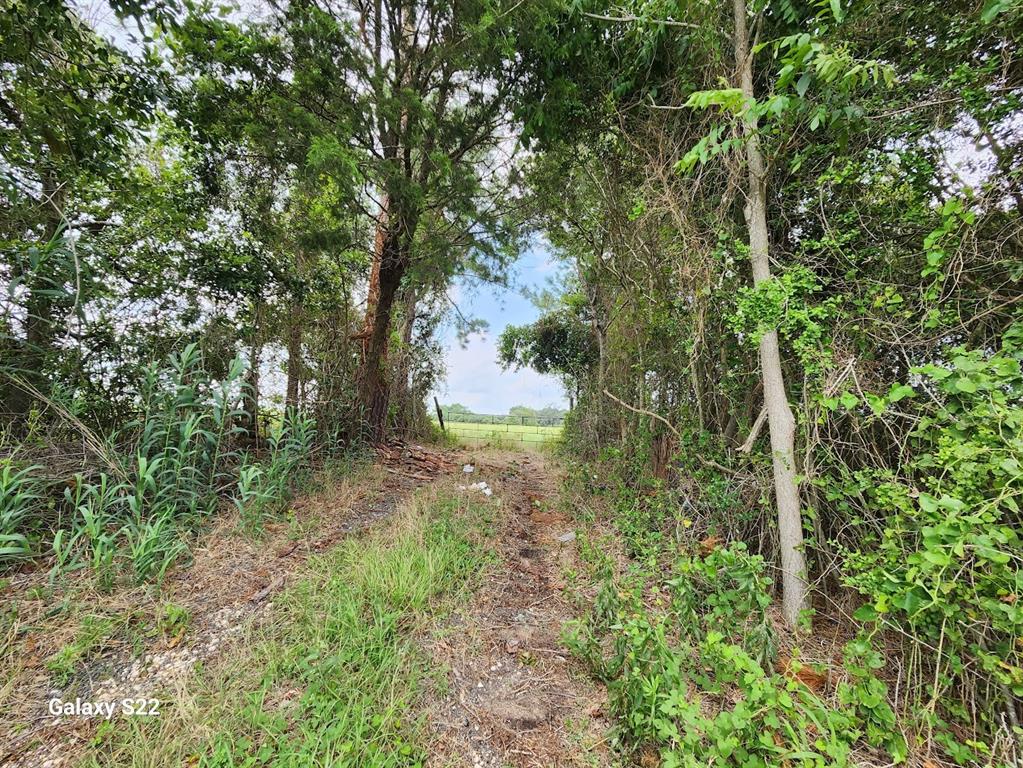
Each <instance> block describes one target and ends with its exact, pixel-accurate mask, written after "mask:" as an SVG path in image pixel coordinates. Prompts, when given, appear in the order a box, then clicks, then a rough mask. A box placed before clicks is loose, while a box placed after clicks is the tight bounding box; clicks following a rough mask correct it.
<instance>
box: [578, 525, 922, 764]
mask: <svg viewBox="0 0 1023 768" xmlns="http://www.w3.org/2000/svg"><path fill="white" fill-rule="evenodd" d="M770 584H771V580H770V578H768V577H767V575H766V567H765V563H764V561H763V559H762V558H760V557H759V556H757V555H750V554H749V553H748V552H747V550H746V548H745V546H744V545H742V544H741V543H740V544H735V545H733V546H730V547H716V546H715V547H713V548H710V547H708V548H707V551H705V552H704V553H703V554H700V555H690V554H683V555H682V556H680V557H675V558H674V559H673V560H672V561H671V562H670V564H665V567H663V568H659V569H653V570H650V569H636V570H634V571H632V572H631V573H630V574H629V575H627V576H625V577H624V578H622V579H621V580H615V579H613V578H612V579H608V580H606V581H605V582H604V583H603V586H602V587H601V591H600V593H599V595H598V596H597V598H596V600H595V601H594V604H593V608H592V610H591V612H590V613H589V614H588V615H586V616H585V617H584V618H583V619H582V620H581V621H580V622H578V623H576V624H575V625H574V626H573V627H572V629H571V631H570V635H569V641H570V644H571V645H572V646H573V648H574V649H575V650H576V652H577V653H578V654H580V655H581V656H582V657H583V658H584V659H586V660H587V662H588V663H589V664H590V666H591V667H592V668H593V670H594V671H595V673H596V674H597V675H598V676H599V677H601V678H602V679H603V680H604V681H606V683H607V685H608V692H609V694H610V705H611V709H612V711H613V713H614V714H615V715H616V716H617V718H618V722H619V723H620V727H619V731H620V732H619V738H620V739H621V740H622V742H623V745H624V746H625V747H626V748H627V749H630V750H636V751H638V752H651V751H653V752H655V753H656V754H657V755H658V756H659V759H660V760H661V765H664V766H685V768H697V767H698V766H705V765H726V766H743V767H749V766H805V767H807V768H809V767H811V766H813V767H814V768H817V767H823V766H844V765H850V764H852V763H854V762H855V760H854V759H853V757H852V755H853V754H854V752H855V751H857V750H860V751H866V753H869V752H871V751H876V750H884V751H887V752H888V754H889V757H890V759H892V760H894V761H896V762H899V761H902V760H904V759H905V757H906V743H905V741H904V739H903V737H902V736H901V734H900V732H899V731H898V730H897V727H896V720H895V714H894V712H893V711H892V709H891V708H890V706H889V705H888V702H887V693H888V691H887V687H886V686H885V684H884V682H882V680H881V679H879V678H878V677H877V676H876V670H877V668H878V667H879V666H882V665H883V660H882V659H881V657H880V655H879V654H877V652H876V651H874V650H873V648H872V647H871V644H870V641H869V639H868V638H867V636H863V637H859V638H856V639H854V640H853V641H852V642H850V643H848V645H847V646H846V649H845V655H846V660H847V667H846V673H845V674H844V675H843V676H842V677H841V678H840V679H838V680H836V681H835V684H834V685H831V684H830V683H829V682H828V678H827V677H826V675H825V674H824V673H822V672H819V671H817V670H816V669H815V667H814V665H804V664H803V663H801V662H800V661H799V658H798V655H797V653H796V652H794V651H790V652H789V655H787V656H785V657H784V658H783V659H781V660H780V657H779V653H778V649H777V638H776V636H775V633H774V630H773V628H772V623H771V621H770V620H769V619H768V615H767V613H766V610H767V608H768V607H769V606H770V605H771V602H772V600H771V596H770V593H769V587H770Z"/></svg>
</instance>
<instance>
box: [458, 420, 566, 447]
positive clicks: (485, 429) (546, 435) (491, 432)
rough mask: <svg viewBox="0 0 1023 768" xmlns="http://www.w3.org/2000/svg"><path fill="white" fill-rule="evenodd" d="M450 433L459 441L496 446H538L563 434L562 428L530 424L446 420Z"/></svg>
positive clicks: (475, 444)
mask: <svg viewBox="0 0 1023 768" xmlns="http://www.w3.org/2000/svg"><path fill="white" fill-rule="evenodd" d="M444 426H445V428H446V429H447V431H448V433H449V434H451V435H452V436H454V437H455V438H456V439H457V440H458V441H459V442H462V443H465V444H468V445H473V446H482V445H492V446H495V447H498V448H500V447H515V448H537V447H540V446H542V445H543V444H544V443H547V442H549V441H551V440H554V439H556V438H558V437H560V436H561V430H562V428H561V427H560V426H557V427H546V426H536V425H530V424H526V425H523V424H490V423H484V422H474V421H448V422H445V425H444Z"/></svg>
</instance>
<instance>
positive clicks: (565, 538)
mask: <svg viewBox="0 0 1023 768" xmlns="http://www.w3.org/2000/svg"><path fill="white" fill-rule="evenodd" d="M558 541H560V542H562V543H563V544H567V543H568V542H570V541H575V531H569V532H568V533H563V534H561V535H560V536H558Z"/></svg>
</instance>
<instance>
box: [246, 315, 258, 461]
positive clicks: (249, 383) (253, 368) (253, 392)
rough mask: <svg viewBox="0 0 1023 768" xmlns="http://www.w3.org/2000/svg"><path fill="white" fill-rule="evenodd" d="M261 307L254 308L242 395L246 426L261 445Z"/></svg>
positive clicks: (251, 435)
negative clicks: (247, 368) (247, 364)
mask: <svg viewBox="0 0 1023 768" xmlns="http://www.w3.org/2000/svg"><path fill="white" fill-rule="evenodd" d="M259 320H260V305H259V302H256V305H255V307H254V308H253V322H252V339H251V340H250V342H249V370H248V371H247V372H246V374H245V385H246V386H245V389H244V391H243V394H242V410H243V411H244V413H245V426H246V429H247V430H248V432H249V435H250V438H251V439H252V441H253V442H254V443H255V444H257V445H258V444H259V358H260V353H261V352H262V348H261V345H260V343H259Z"/></svg>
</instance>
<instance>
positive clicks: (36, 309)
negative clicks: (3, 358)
mask: <svg viewBox="0 0 1023 768" xmlns="http://www.w3.org/2000/svg"><path fill="white" fill-rule="evenodd" d="M44 178H46V179H47V181H46V183H45V184H44V187H43V194H44V197H45V198H46V199H48V200H49V201H50V202H51V204H52V206H51V208H48V209H47V211H46V220H45V228H44V230H43V237H42V241H41V243H40V245H41V247H42V248H44V249H53V248H56V247H58V246H57V241H58V240H59V239H62V238H63V235H62V234H61V227H62V226H63V225H64V210H63V208H64V199H65V197H66V193H65V191H64V189H63V188H62V187H61V185H60V184H59V182H57V181H56V180H55V179H53V178H52V177H50V176H49V175H47V176H45V177H44ZM55 258H60V257H59V256H55V255H54V254H53V253H52V251H51V252H50V254H49V255H48V257H47V261H50V260H53V259H55ZM59 272H60V271H59V270H58V269H57V267H56V266H55V265H46V264H45V262H44V266H42V267H40V268H39V269H38V270H37V271H36V272H35V273H34V274H30V275H29V276H28V279H27V280H26V287H27V288H28V296H27V298H26V301H25V340H24V342H23V343H21V344H17V345H16V346H15V348H14V349H13V350H12V353H11V358H9V359H10V368H11V372H12V373H13V375H14V376H16V377H17V379H18V380H20V381H23V382H24V383H25V384H26V385H27V387H24V386H21V385H20V383H19V381H9V382H3V384H4V386H3V387H2V389H0V391H4V394H5V396H4V400H5V403H4V410H5V411H7V413H6V414H5V416H7V418H8V419H9V420H10V421H11V422H12V423H17V424H23V423H24V422H25V420H26V419H28V415H29V411H31V410H32V407H33V406H34V405H35V404H36V401H37V399H38V396H37V393H38V395H42V396H43V397H47V396H48V395H49V389H50V386H49V385H50V382H49V378H48V377H47V375H46V370H45V368H46V362H47V358H49V357H50V355H51V353H52V352H53V343H54V334H55V330H56V326H55V321H54V320H55V318H54V314H55V307H54V304H55V302H54V295H53V294H54V292H55V291H57V290H60V289H61V287H62V286H61V285H60V284H59V280H58V279H57V278H56V275H57V274H59ZM76 299H77V297H76Z"/></svg>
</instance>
